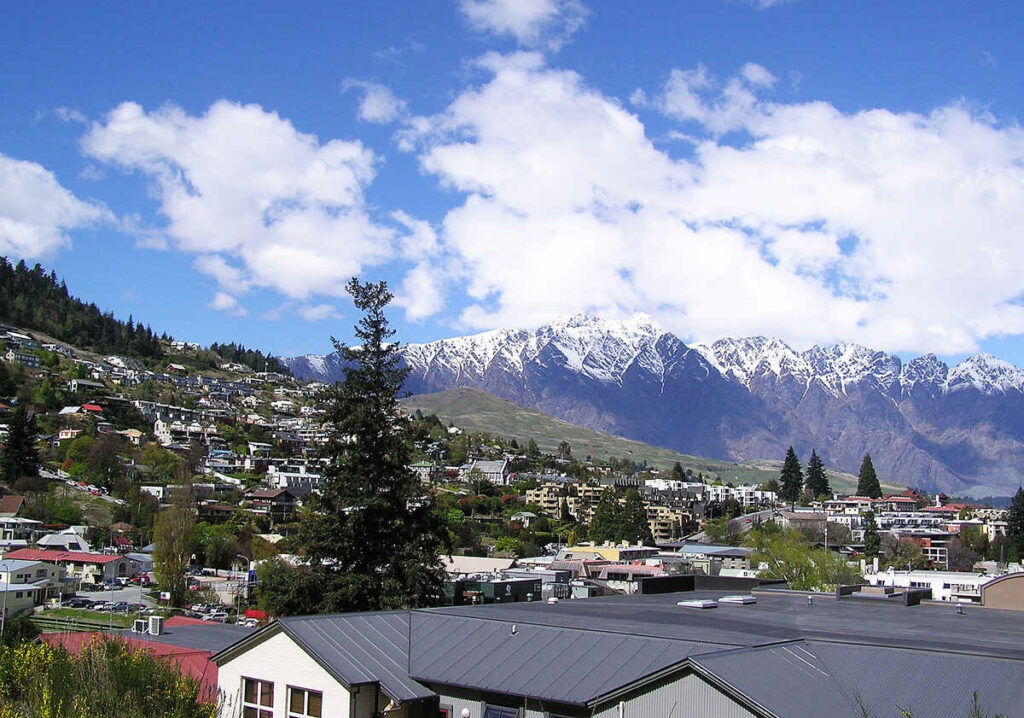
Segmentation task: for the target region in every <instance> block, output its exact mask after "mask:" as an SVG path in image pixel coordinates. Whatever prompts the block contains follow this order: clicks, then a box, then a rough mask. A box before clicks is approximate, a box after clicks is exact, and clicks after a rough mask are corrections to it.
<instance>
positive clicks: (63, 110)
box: [53, 107, 89, 124]
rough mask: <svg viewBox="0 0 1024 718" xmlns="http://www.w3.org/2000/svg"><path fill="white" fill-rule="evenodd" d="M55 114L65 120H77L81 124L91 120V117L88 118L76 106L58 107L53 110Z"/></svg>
mask: <svg viewBox="0 0 1024 718" xmlns="http://www.w3.org/2000/svg"><path fill="white" fill-rule="evenodd" d="M53 114H55V115H56V116H57V117H58V119H60V120H62V121H64V122H77V123H80V124H85V123H86V122H88V121H89V118H87V117H86V116H85V115H83V114H82V113H81V112H80V111H79V110H77V109H75V108H74V107H58V108H57V109H55V110H54V111H53Z"/></svg>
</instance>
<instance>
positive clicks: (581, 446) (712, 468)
mask: <svg viewBox="0 0 1024 718" xmlns="http://www.w3.org/2000/svg"><path fill="white" fill-rule="evenodd" d="M402 404H403V405H404V406H405V407H407V408H408V409H409V411H414V410H415V409H419V410H420V411H422V412H423V413H424V414H437V415H438V416H439V417H440V418H441V419H442V420H443V421H445V422H446V423H447V422H449V421H450V422H451V423H453V424H455V425H456V426H459V427H461V428H463V429H467V430H469V431H485V432H489V433H491V434H496V435H498V436H505V437H515V438H516V439H517V440H518V441H519V442H520V444H525V443H526V441H528V440H529V439H533V440H534V441H536V442H537V445H538V446H540V448H541V449H542V450H543V451H548V452H553V451H555V450H556V449H557V447H558V444H559V442H561V441H568V442H569V443H570V444H571V445H572V453H573V456H576V457H579V458H583V457H585V456H587V455H588V454H589V455H591V456H593V457H594V459H600V458H606V457H609V456H617V457H620V458H629V459H632V460H634V461H642V460H644V459H646V460H647V464H648V466H652V467H655V468H659V469H667V468H670V467H671V466H672V464H674V463H675V462H676V461H678V462H679V463H680V464H682V466H683V468H691V469H693V471H694V473H697V472H703V473H704V474H705V476H707V475H709V474H710V475H715V476H718V477H720V478H721V479H722V480H723V481H734V482H736V483H739V484H756V483H761V482H764V481H767V480H768V479H774V478H778V475H779V469H780V468H781V467H782V462H781V461H744V462H741V463H736V462H731V461H724V460H718V459H707V458H703V457H699V456H690V455H688V454H680V453H679V452H677V451H673V450H671V449H665V448H662V447H659V446H651V445H650V444H644V443H642V442H639V441H632V440H630V439H624V438H622V437H621V436H614V435H612V434H604V433H601V432H599V431H593V430H591V429H585V428H583V427H580V426H576V425H574V424H570V423H568V422H566V421H562V420H561V419H556V418H555V417H553V416H549V415H548V414H544V413H543V412H540V411H537V410H535V409H527V408H525V407H522V406H519V405H518V404H513V403H512V402H510V401H505V400H504V399H500V398H498V397H496V396H494V395H492V394H488V393H487V392H485V391H480V390H479V389H465V388H463V389H451V390H449V391H441V392H437V393H435V394H419V395H417V396H411V397H408V398H406V399H403V400H402ZM829 478H830V479H831V482H832V487H833V489H835V490H837V491H841V492H843V493H849V492H852V491H853V489H854V488H856V485H857V477H855V476H852V475H850V474H845V473H841V472H833V471H830V472H829ZM888 488H891V489H895V488H897V487H895V486H890V487H888Z"/></svg>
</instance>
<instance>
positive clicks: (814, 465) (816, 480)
mask: <svg viewBox="0 0 1024 718" xmlns="http://www.w3.org/2000/svg"><path fill="white" fill-rule="evenodd" d="M807 488H808V489H810V490H811V493H812V494H813V495H814V496H815V497H818V496H826V497H827V496H830V495H831V494H832V487H831V486H829V483H828V476H826V475H825V465H824V464H822V463H821V459H820V458H819V457H818V452H816V451H814V450H813V449H812V450H811V458H810V459H808V460H807Z"/></svg>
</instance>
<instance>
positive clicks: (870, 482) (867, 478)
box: [857, 454, 882, 499]
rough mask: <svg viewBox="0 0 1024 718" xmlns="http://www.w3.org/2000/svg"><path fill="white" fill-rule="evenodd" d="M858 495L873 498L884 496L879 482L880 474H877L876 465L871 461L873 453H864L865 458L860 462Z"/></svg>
mask: <svg viewBox="0 0 1024 718" xmlns="http://www.w3.org/2000/svg"><path fill="white" fill-rule="evenodd" d="M857 495H858V496H869V497H871V498H873V499H880V498H882V486H881V484H879V483H878V475H877V474H875V467H874V465H873V464H872V463H871V454H864V460H863V461H862V462H861V464H860V474H859V480H858V481H857Z"/></svg>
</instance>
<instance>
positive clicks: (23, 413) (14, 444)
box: [0, 404, 39, 484]
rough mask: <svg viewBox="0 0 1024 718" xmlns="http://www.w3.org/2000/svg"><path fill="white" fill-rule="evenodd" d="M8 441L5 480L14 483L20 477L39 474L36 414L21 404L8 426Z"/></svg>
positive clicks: (3, 462)
mask: <svg viewBox="0 0 1024 718" xmlns="http://www.w3.org/2000/svg"><path fill="white" fill-rule="evenodd" d="M7 431H8V434H7V441H6V446H5V448H4V454H3V457H2V462H0V468H2V475H3V479H4V481H6V482H7V483H8V484H13V483H14V482H15V481H17V480H18V479H20V478H23V477H26V476H38V475H39V451H38V450H37V449H36V443H35V442H36V421H35V416H34V415H33V414H32V413H31V412H29V411H27V410H26V409H25V405H24V404H19V405H18V408H17V409H15V410H14V415H13V416H11V423H10V424H9V425H8V427H7Z"/></svg>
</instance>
